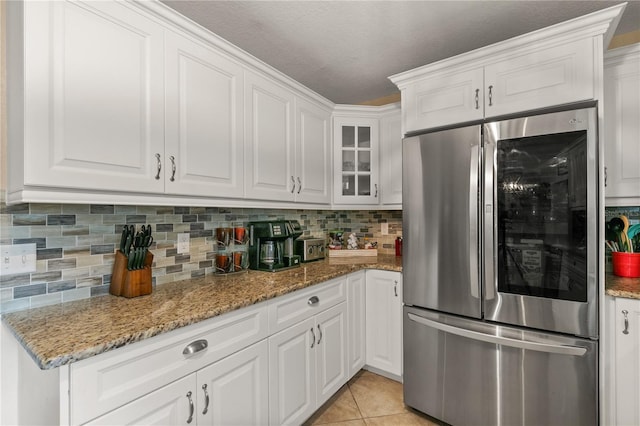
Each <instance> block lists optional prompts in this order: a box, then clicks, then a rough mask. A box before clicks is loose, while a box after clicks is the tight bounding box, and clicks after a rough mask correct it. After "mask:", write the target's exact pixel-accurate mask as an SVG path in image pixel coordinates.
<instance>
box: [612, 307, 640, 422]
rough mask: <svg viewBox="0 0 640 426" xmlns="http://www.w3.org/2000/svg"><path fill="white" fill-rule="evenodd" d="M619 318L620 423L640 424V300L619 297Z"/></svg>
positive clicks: (617, 373) (617, 399) (617, 400)
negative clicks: (639, 402)
mask: <svg viewBox="0 0 640 426" xmlns="http://www.w3.org/2000/svg"><path fill="white" fill-rule="evenodd" d="M625 312H626V316H625ZM625 320H626V321H625ZM615 321H616V327H615V328H616V337H615V344H616V353H615V357H616V359H615V366H616V367H615V370H616V371H615V383H616V385H615V387H616V389H615V395H616V396H615V404H616V406H615V413H616V424H618V425H638V424H640V404H638V401H640V301H638V300H634V299H624V298H620V297H619V298H617V299H616V312H615ZM625 332H626V333H625Z"/></svg>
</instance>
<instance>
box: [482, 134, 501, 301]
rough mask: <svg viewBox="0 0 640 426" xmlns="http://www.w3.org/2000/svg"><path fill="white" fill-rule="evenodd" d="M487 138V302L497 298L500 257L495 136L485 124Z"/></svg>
mask: <svg viewBox="0 0 640 426" xmlns="http://www.w3.org/2000/svg"><path fill="white" fill-rule="evenodd" d="M484 130H485V132H484V133H485V138H484V152H483V163H484V164H483V165H484V176H483V184H484V191H483V197H482V203H483V208H482V212H483V214H484V220H483V221H482V223H483V227H484V233H483V241H482V244H483V248H484V249H483V263H482V264H483V267H484V291H485V294H484V298H485V300H492V299H494V298H495V297H496V281H495V271H496V270H497V265H498V256H497V253H496V252H495V247H494V242H495V239H496V235H495V227H494V220H495V215H496V214H497V212H496V211H495V208H494V204H493V202H494V196H495V189H494V179H495V170H494V169H495V164H494V162H495V149H496V146H495V143H492V137H493V135H492V134H491V132H490V131H489V130H490V128H489V127H488V125H486V124H485V128H484Z"/></svg>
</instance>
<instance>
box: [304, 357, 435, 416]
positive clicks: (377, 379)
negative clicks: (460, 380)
mask: <svg viewBox="0 0 640 426" xmlns="http://www.w3.org/2000/svg"><path fill="white" fill-rule="evenodd" d="M438 424H439V423H436V422H435V421H434V420H433V419H430V418H429V417H427V416H425V415H424V414H422V413H419V412H417V411H415V410H413V409H411V408H409V407H407V406H405V405H404V402H403V398H402V383H398V382H396V381H394V380H391V379H387V378H386V377H383V376H379V375H377V374H374V373H371V372H369V371H365V370H361V371H360V372H359V373H358V374H356V375H355V376H354V377H353V378H352V379H351V380H350V381H349V383H347V384H346V385H344V386H343V387H342V388H341V389H340V390H339V391H338V392H337V393H336V394H335V395H334V396H333V397H332V398H331V399H330V400H329V401H327V402H326V403H325V404H324V405H323V406H322V407H321V408H320V409H319V410H318V411H317V412H316V413H315V414H314V415H313V416H312V417H311V418H310V419H309V420H308V421H307V422H306V423H305V424H304V425H305V426H311V425H327V426H330V425H336V426H338V425H339V426H370V425H374V426H400V425H407V426H409V425H411V426H413V425H415V426H419V425H426V426H437V425H438Z"/></svg>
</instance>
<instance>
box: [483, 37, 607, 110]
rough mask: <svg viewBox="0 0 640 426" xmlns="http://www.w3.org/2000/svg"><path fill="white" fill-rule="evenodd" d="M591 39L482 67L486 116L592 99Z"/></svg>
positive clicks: (543, 49) (529, 53) (528, 53)
mask: <svg viewBox="0 0 640 426" xmlns="http://www.w3.org/2000/svg"><path fill="white" fill-rule="evenodd" d="M593 57H594V56H593V40H592V39H591V38H587V39H583V40H578V41H575V42H572V43H566V44H563V45H561V46H556V47H551V48H550V47H546V46H543V47H541V48H540V49H539V50H537V51H533V52H526V54H522V55H521V56H517V57H512V58H507V59H505V60H502V61H497V62H494V63H492V64H490V65H487V66H486V67H485V74H484V75H485V86H484V90H485V94H484V113H485V117H495V116H498V115H504V114H513V113H515V112H519V111H528V110H534V109H539V108H545V107H551V106H555V105H562V104H567V103H571V102H578V101H584V100H589V99H593V98H594V91H593V82H594V74H593V70H594V64H593Z"/></svg>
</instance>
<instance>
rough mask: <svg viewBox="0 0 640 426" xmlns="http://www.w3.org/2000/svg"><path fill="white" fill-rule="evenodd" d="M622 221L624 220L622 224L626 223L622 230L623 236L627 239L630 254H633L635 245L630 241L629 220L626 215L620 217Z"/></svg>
mask: <svg viewBox="0 0 640 426" xmlns="http://www.w3.org/2000/svg"><path fill="white" fill-rule="evenodd" d="M620 219H622V223H624V228H623V229H622V236H623V238H624V239H625V242H626V243H627V248H628V250H627V251H628V252H629V253H633V244H631V240H630V239H629V234H628V232H629V218H627V217H626V216H625V215H623V214H621V215H620Z"/></svg>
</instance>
